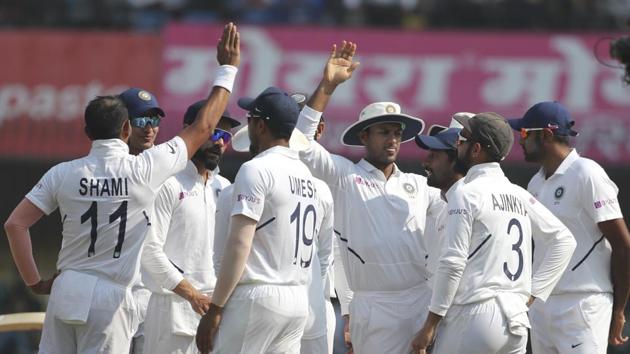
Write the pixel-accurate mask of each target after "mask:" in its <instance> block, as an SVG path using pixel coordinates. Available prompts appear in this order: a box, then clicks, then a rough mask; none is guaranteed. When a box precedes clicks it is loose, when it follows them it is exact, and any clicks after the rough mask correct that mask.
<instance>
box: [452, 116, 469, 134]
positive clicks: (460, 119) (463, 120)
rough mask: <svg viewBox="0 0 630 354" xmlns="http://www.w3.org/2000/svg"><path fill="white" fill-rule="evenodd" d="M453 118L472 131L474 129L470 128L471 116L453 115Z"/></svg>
mask: <svg viewBox="0 0 630 354" xmlns="http://www.w3.org/2000/svg"><path fill="white" fill-rule="evenodd" d="M453 119H455V120H456V121H457V122H459V124H461V125H462V126H463V127H464V129H466V130H468V131H469V132H471V133H472V129H470V118H468V117H464V116H453Z"/></svg>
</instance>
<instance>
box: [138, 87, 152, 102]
mask: <svg viewBox="0 0 630 354" xmlns="http://www.w3.org/2000/svg"><path fill="white" fill-rule="evenodd" d="M138 97H140V99H141V100H143V101H149V100H150V99H151V94H150V93H148V92H146V91H145V90H142V91H140V92H138Z"/></svg>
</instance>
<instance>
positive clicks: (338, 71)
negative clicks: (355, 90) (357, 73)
mask: <svg viewBox="0 0 630 354" xmlns="http://www.w3.org/2000/svg"><path fill="white" fill-rule="evenodd" d="M356 50H357V45H356V43H352V42H346V41H343V42H342V45H341V49H340V50H339V51H337V45H335V44H333V46H332V51H331V53H330V58H328V62H327V63H326V68H325V69H324V79H325V80H326V81H328V82H331V83H334V84H337V85H338V84H341V83H342V82H344V81H346V80H348V79H349V78H351V77H352V73H353V72H354V70H355V69H356V68H357V67H358V66H359V62H355V61H353V58H354V53H355V52H356Z"/></svg>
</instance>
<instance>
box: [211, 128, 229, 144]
mask: <svg viewBox="0 0 630 354" xmlns="http://www.w3.org/2000/svg"><path fill="white" fill-rule="evenodd" d="M219 139H223V143H224V144H227V143H229V142H230V140H232V133H230V132H228V131H225V130H223V129H219V128H216V129H214V132H213V133H212V135H211V136H210V140H211V141H212V142H213V143H215V142H217V141H219Z"/></svg>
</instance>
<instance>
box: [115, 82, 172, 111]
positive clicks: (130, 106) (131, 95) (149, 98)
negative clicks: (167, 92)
mask: <svg viewBox="0 0 630 354" xmlns="http://www.w3.org/2000/svg"><path fill="white" fill-rule="evenodd" d="M118 97H120V99H121V100H122V101H123V102H124V103H125V106H127V111H128V112H129V118H136V117H144V116H146V115H147V114H150V113H152V111H153V112H156V113H157V114H159V115H160V116H161V117H164V110H162V108H160V105H159V104H158V101H157V98H155V95H154V94H152V93H150V92H149V91H147V90H143V89H140V88H135V87H132V88H130V89H127V90H125V91H123V93H121V94H120V95H119V96H118Z"/></svg>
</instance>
